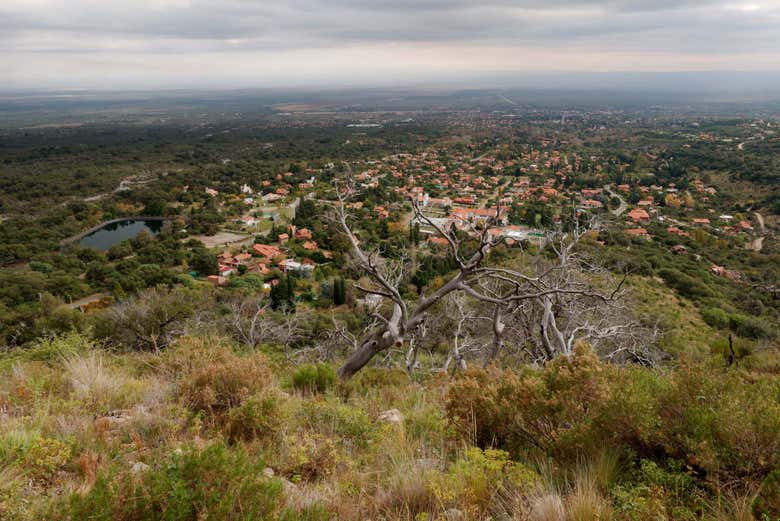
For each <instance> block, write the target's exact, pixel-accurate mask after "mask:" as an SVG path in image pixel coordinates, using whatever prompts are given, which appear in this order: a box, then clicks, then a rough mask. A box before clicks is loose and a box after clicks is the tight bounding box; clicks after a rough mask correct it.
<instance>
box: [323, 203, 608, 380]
mask: <svg viewBox="0 0 780 521" xmlns="http://www.w3.org/2000/svg"><path fill="white" fill-rule="evenodd" d="M353 193H354V192H352V190H351V189H350V188H345V189H340V190H338V197H339V201H338V203H337V204H336V218H337V219H338V222H339V224H340V225H341V228H342V229H343V231H344V233H345V234H346V236H347V238H348V239H349V242H350V244H351V246H352V253H353V257H354V262H355V264H356V266H357V268H358V269H360V270H361V271H362V272H363V273H365V274H366V276H367V277H368V278H369V280H370V283H369V284H368V285H361V284H356V285H355V288H356V289H358V290H359V291H361V292H363V293H365V294H367V295H379V296H381V297H382V298H383V299H384V300H385V301H387V302H389V303H390V310H389V311H388V312H386V313H385V314H381V313H376V314H375V316H376V318H377V319H378V325H377V326H376V327H375V328H373V329H372V330H371V331H370V332H368V334H367V335H365V336H364V337H363V338H362V339H361V340H360V342H359V343H358V345H357V346H356V349H355V350H354V351H353V352H352V354H351V355H349V356H348V357H347V359H346V361H345V362H344V364H343V365H342V366H341V368H339V371H338V374H339V377H340V378H342V379H348V378H350V377H352V376H353V375H354V374H355V373H357V372H358V371H360V370H361V369H362V368H363V367H364V366H365V365H366V364H368V363H369V362H370V361H371V360H372V359H373V358H374V356H376V355H377V354H379V353H382V352H384V351H386V350H388V349H390V348H395V349H400V348H401V347H402V346H403V344H404V340H405V339H407V338H408V337H409V336H410V335H412V334H413V333H414V332H415V331H416V330H417V329H418V328H419V327H420V326H421V325H422V324H423V323H424V322H425V320H426V319H427V317H428V315H429V312H430V311H431V308H432V307H433V306H434V305H435V304H436V303H437V302H439V301H441V300H442V299H443V298H445V297H447V296H448V295H451V294H455V293H463V294H465V295H466V296H468V297H470V298H473V299H475V300H477V301H479V302H480V303H481V304H482V305H483V306H486V307H488V308H489V309H491V321H492V329H493V345H492V350H491V353H490V358H491V359H492V358H494V357H495V356H496V355H497V354H498V352H499V351H500V350H501V346H502V344H503V334H504V331H505V323H504V316H505V314H506V312H508V311H510V310H512V309H515V308H516V307H517V306H518V304H519V303H521V302H524V301H529V300H539V299H542V301H544V299H546V298H548V297H551V296H553V295H557V294H578V295H585V296H592V297H594V298H602V299H608V298H610V296H609V295H603V294H601V293H599V292H598V291H596V290H594V289H593V288H592V287H590V286H588V285H585V284H577V285H563V284H561V283H560V282H561V281H564V280H565V279H556V278H549V277H548V275H549V273H540V274H536V275H531V274H526V273H523V272H521V271H520V270H515V269H508V268H503V267H486V266H483V264H484V262H485V260H486V258H487V257H488V254H489V253H490V251H491V249H492V248H494V247H495V246H496V245H498V244H499V243H500V242H501V240H502V239H501V237H500V236H497V235H492V234H491V233H490V227H491V225H495V224H496V221H498V220H499V218H500V213H501V209H500V207H499V208H496V215H495V216H493V218H491V219H488V220H487V221H486V222H485V223H483V225H482V226H481V227H480V226H479V225H475V224H473V223H464V225H463V232H464V233H458V231H457V230H456V229H455V226H454V225H453V226H449V227H442V226H439V225H438V224H437V223H435V222H434V221H433V220H432V219H430V218H428V217H427V216H426V215H425V214H424V213H423V211H422V209H421V208H420V207H419V206H418V205H417V203H416V201H412V206H413V212H414V217H415V220H416V221H417V222H419V223H421V224H423V225H425V226H428V227H430V228H431V229H432V230H433V232H434V233H435V234H436V235H438V236H439V237H442V238H444V239H445V240H446V242H447V245H448V248H449V255H451V256H452V258H453V259H454V261H455V264H456V268H455V270H454V274H453V275H451V276H450V278H449V279H448V280H446V281H445V282H444V283H443V284H442V285H441V286H439V287H437V288H436V289H434V290H433V291H431V292H429V293H425V292H422V293H421V294H420V295H419V296H418V297H417V298H416V299H415V300H413V301H411V300H410V301H407V300H406V299H404V298H403V297H402V295H401V291H400V290H399V288H400V285H401V283H403V281H404V278H405V276H406V275H408V273H405V272H404V268H405V265H404V264H403V263H398V262H391V261H388V260H387V259H385V258H384V257H382V255H381V254H380V253H379V252H378V251H366V250H364V249H363V247H362V246H361V243H360V241H359V240H358V239H357V237H356V236H355V234H354V232H353V230H352V227H351V225H350V215H349V213H348V211H347V203H346V201H347V199H348V198H349V197H350V196H351V195H352V194H353ZM388 315H389V316H388Z"/></svg>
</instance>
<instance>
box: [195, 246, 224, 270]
mask: <svg viewBox="0 0 780 521" xmlns="http://www.w3.org/2000/svg"><path fill="white" fill-rule="evenodd" d="M190 268H191V269H193V270H194V271H197V272H198V273H199V274H201V275H216V274H217V272H218V271H219V262H218V261H217V256H216V255H215V254H214V253H212V252H211V251H209V250H207V249H206V248H197V249H194V250H192V253H191V254H190Z"/></svg>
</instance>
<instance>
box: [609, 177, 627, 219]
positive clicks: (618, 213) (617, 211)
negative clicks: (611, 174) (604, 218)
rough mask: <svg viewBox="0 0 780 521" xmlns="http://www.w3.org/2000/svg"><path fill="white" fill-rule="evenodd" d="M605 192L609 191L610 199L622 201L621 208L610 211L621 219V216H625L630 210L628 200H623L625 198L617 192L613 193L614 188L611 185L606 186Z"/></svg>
mask: <svg viewBox="0 0 780 521" xmlns="http://www.w3.org/2000/svg"><path fill="white" fill-rule="evenodd" d="M604 190H606V191H607V193H608V194H609V196H610V197H617V198H618V199H620V206H618V207H617V208H616V209H614V210H610V211H611V212H612V215H614V216H615V217H620V216H621V215H623V214H624V213H625V211H626V210H628V205H627V204H626V200H625V199H623V196H622V195H620V194H619V193H617V192H613V191H612V188H611V187H610V186H609V185H605V186H604Z"/></svg>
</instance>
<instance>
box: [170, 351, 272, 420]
mask: <svg viewBox="0 0 780 521" xmlns="http://www.w3.org/2000/svg"><path fill="white" fill-rule="evenodd" d="M182 355H184V357H187V358H188V359H189V361H188V363H189V367H186V366H185V367H184V368H183V369H184V370H183V371H182V374H181V376H180V378H181V380H180V381H179V385H178V394H179V396H180V398H181V399H182V401H183V402H184V403H185V404H186V405H187V407H189V408H190V409H191V410H192V411H193V412H196V413H206V414H208V415H211V416H214V417H217V418H219V417H222V416H223V415H224V414H225V413H226V412H227V411H228V410H229V409H230V408H232V407H237V406H239V405H241V403H242V402H243V401H244V400H245V399H247V398H248V397H249V396H252V395H254V394H256V393H259V392H260V391H262V390H263V389H265V388H267V387H269V386H271V385H272V384H273V376H272V374H271V370H270V369H269V368H268V363H267V360H266V358H265V357H264V356H263V355H261V354H260V353H252V354H249V355H246V356H238V355H237V354H235V353H234V352H233V351H232V350H231V349H230V348H229V347H228V346H226V345H224V344H220V345H217V346H215V347H213V348H211V349H209V348H203V346H199V345H197V344H196V345H195V346H194V348H193V347H192V346H189V348H183V351H179V352H177V353H174V359H175V360H179V359H181V358H182Z"/></svg>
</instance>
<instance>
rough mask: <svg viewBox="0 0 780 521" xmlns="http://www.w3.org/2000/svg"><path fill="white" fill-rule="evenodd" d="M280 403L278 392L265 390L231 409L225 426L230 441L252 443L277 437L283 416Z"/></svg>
mask: <svg viewBox="0 0 780 521" xmlns="http://www.w3.org/2000/svg"><path fill="white" fill-rule="evenodd" d="M280 402H281V396H280V393H279V392H278V391H276V390H275V389H265V390H263V391H261V392H260V393H258V394H255V395H252V396H250V397H249V398H247V399H246V400H244V401H243V403H241V405H239V406H238V407H234V408H233V409H230V411H229V412H228V413H227V418H226V419H225V426H224V431H225V434H226V435H227V437H228V439H229V440H230V441H232V442H235V441H239V440H240V441H252V440H254V439H258V438H270V437H273V436H274V435H276V433H277V432H278V430H279V426H280V424H281V422H282V416H283V408H282V406H281V403H280Z"/></svg>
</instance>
